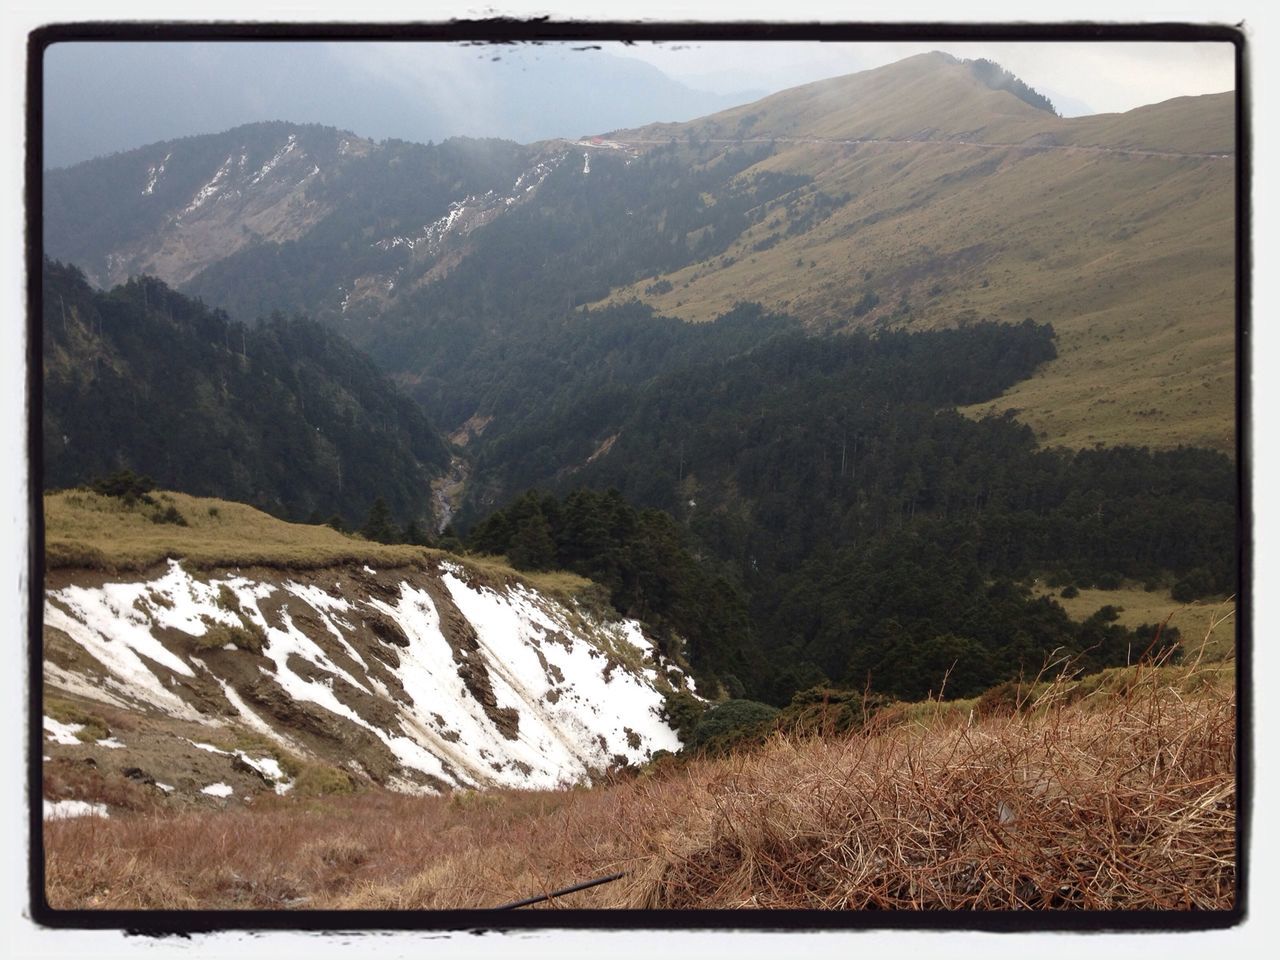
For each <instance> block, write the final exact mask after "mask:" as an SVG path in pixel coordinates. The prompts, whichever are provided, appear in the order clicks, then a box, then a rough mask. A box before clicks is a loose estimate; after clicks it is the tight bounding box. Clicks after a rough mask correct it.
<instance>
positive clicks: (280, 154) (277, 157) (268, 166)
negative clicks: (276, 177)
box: [249, 133, 298, 187]
mask: <svg viewBox="0 0 1280 960" xmlns="http://www.w3.org/2000/svg"><path fill="white" fill-rule="evenodd" d="M297 145H298V138H297V136H296V135H294V134H292V133H291V134H289V139H288V140H287V141H285V145H284V146H283V147H281V148H280V149H279V150H277V151H276V152H275V154H274V155H273V156H272V157H271V159H270V160H268V161H267V162H266V163H264V164H263V165H262V167H261V168H260V169H259V170H258V172H257V173H255V174H254V175H253V179H251V180H250V181H249V186H251V187H252V186H254V185H255V184H257V183H260V182H261V181H262V178H263V177H265V176H266V175H267V174H268V173H270V172H271V171H272V170H274V169H275V168H276V165H277V164H278V163H279V162H280V161H281V160H283V159H284V158H285V157H287V156H288V155H289V154H290V153H292V152H293V148H294V147H296V146H297Z"/></svg>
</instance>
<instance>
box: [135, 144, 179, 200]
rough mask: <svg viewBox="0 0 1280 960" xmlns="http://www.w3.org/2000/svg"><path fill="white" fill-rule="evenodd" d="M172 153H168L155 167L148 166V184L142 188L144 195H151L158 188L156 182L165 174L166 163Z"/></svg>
mask: <svg viewBox="0 0 1280 960" xmlns="http://www.w3.org/2000/svg"><path fill="white" fill-rule="evenodd" d="M171 156H173V154H172V153H166V154H165V155H164V159H163V160H161V161H160V162H159V163H158V164H156V165H155V166H154V167H147V185H146V186H145V187H143V188H142V195H143V196H144V197H149V196H151V194H152V193H153V192H154V191H155V189H156V184H157V183H159V182H160V178H161V177H162V176H163V175H164V165H165V164H166V163H168V162H169V158H170V157H171Z"/></svg>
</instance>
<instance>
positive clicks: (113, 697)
mask: <svg viewBox="0 0 1280 960" xmlns="http://www.w3.org/2000/svg"><path fill="white" fill-rule="evenodd" d="M45 624H46V631H48V630H49V629H53V630H56V631H60V632H61V633H62V634H64V635H65V636H66V638H68V639H69V640H70V641H71V642H72V643H73V644H75V645H76V647H78V648H79V649H81V650H83V651H84V652H85V653H87V654H89V655H90V656H91V658H92V661H93V662H94V664H95V665H97V666H100V667H101V668H102V669H103V670H105V675H92V676H91V675H88V674H86V673H85V672H84V671H81V672H80V673H76V672H75V671H70V670H68V669H66V668H65V667H64V666H55V665H53V664H49V665H48V666H49V667H50V669H48V670H47V671H46V675H45V681H46V684H48V685H49V686H50V687H51V688H53V689H54V690H59V691H61V690H66V691H67V692H70V693H75V694H76V695H78V696H82V697H83V696H85V695H86V691H93V690H95V689H98V690H101V691H102V694H103V696H102V698H101V699H102V701H103V702H104V703H106V702H110V703H114V704H120V703H126V704H129V705H130V707H131V709H134V710H137V711H139V712H141V713H145V714H148V715H151V716H160V717H167V718H173V719H175V720H182V721H186V722H196V723H200V724H204V725H206V726H209V727H220V726H227V725H231V726H232V727H236V726H239V727H243V728H244V729H245V730H247V731H252V732H254V733H256V734H259V735H264V736H267V737H268V738H270V739H272V740H274V741H275V742H276V743H277V744H279V745H280V746H281V747H283V748H284V749H285V750H286V751H287V752H290V753H293V754H295V755H298V756H300V757H304V758H308V759H313V758H320V759H323V760H327V761H329V762H331V763H334V764H336V765H339V766H344V767H345V768H347V769H348V770H351V771H352V772H354V773H356V774H357V775H363V776H368V777H369V778H371V779H373V780H375V781H377V782H380V783H383V784H384V785H387V786H390V787H393V788H398V789H403V790H409V791H425V792H434V791H438V790H441V789H449V788H455V787H465V788H482V787H486V786H503V787H517V788H555V787H558V786H566V785H570V784H573V783H575V782H579V781H581V780H582V779H584V778H585V777H587V776H589V775H590V774H591V773H592V772H594V771H601V770H603V769H605V768H607V767H609V766H610V765H614V764H617V763H640V762H643V761H644V760H646V759H647V758H648V757H650V756H651V755H652V754H653V752H655V751H657V750H660V749H663V750H677V749H679V746H680V743H679V739H678V737H677V736H676V734H675V733H674V731H673V730H672V729H671V728H670V727H669V726H668V725H667V723H666V722H665V721H664V720H663V719H662V717H661V708H662V705H663V693H662V692H661V691H662V689H670V686H669V683H670V680H669V677H670V676H671V675H675V676H677V678H678V679H677V680H676V682H677V683H682V684H684V685H685V686H686V687H687V688H691V686H690V685H689V684H687V683H685V682H684V681H683V679H682V678H679V672H678V671H675V672H674V674H673V673H672V667H673V664H671V663H669V662H668V661H666V660H664V659H663V658H662V657H661V655H660V654H659V652H658V651H657V650H656V649H655V648H654V646H653V645H652V644H651V643H650V642H649V641H648V640H647V639H646V638H645V636H644V634H643V631H642V630H641V628H640V625H639V624H638V623H635V622H634V621H625V620H624V621H614V622H606V621H603V620H601V619H600V618H599V617H597V616H595V615H593V614H591V613H589V612H588V611H586V610H585V609H583V608H581V607H578V606H577V605H575V604H565V603H562V602H559V601H556V600H553V599H551V598H549V597H547V596H545V595H542V594H540V593H538V592H536V591H534V590H532V589H530V588H529V587H527V586H525V585H524V584H521V583H519V582H518V581H515V580H512V579H503V578H502V577H500V576H493V575H488V574H485V575H481V574H477V573H475V572H474V571H471V570H470V569H468V568H465V567H463V566H461V565H459V564H453V563H448V562H439V563H437V564H436V565H435V567H434V568H433V569H428V570H425V571H424V570H416V569H406V570H401V571H396V570H389V571H383V572H381V573H375V572H374V571H372V570H370V569H368V568H365V569H335V570H329V571H310V572H302V571H297V572H289V573H287V574H283V573H281V572H280V571H260V572H256V573H255V574H254V575H253V576H247V575H244V574H241V573H239V572H231V571H227V572H217V573H208V572H206V573H203V574H201V575H199V576H193V575H192V574H191V573H190V572H188V571H187V570H186V569H184V568H183V567H182V565H181V564H180V563H178V562H177V561H171V562H170V563H169V566H168V569H167V570H166V571H165V572H163V573H162V574H161V575H159V576H155V577H153V578H151V579H133V580H130V579H122V578H113V579H110V580H107V581H106V582H97V583H96V585H86V584H81V583H76V582H71V583H68V584H66V585H64V586H60V587H57V588H53V587H51V588H50V589H49V590H47V592H46V604H45ZM210 631H215V632H214V633H212V634H211V633H210ZM255 636H256V637H257V638H258V639H257V640H256V641H255V640H254V639H253V638H254V637H255ZM258 646H260V650H261V652H257V651H256V649H255V648H256V647H258ZM46 726H48V724H46ZM50 730H51V733H54V734H58V735H61V737H60V739H59V741H58V742H62V741H64V740H74V739H75V738H74V735H73V733H72V732H71V731H69V730H68V731H63V730H61V729H58V728H50ZM122 739H123V740H124V741H125V742H124V744H123V745H124V747H125V748H126V749H128V748H129V743H128V739H129V737H128V735H127V734H126V735H124V736H123V737H122ZM199 739H200V738H197V740H199ZM186 743H187V745H192V744H194V745H195V746H196V747H198V748H199V749H200V750H202V751H203V750H208V749H210V748H209V747H208V745H207V744H201V743H198V742H195V741H191V740H187V741H186ZM112 745H113V746H114V745H115V744H112ZM213 749H214V750H215V752H220V753H224V754H226V755H227V756H231V755H232V754H236V755H238V756H239V758H240V760H242V761H243V762H244V763H246V764H248V765H249V766H250V767H252V768H253V769H254V770H256V771H257V772H258V773H259V774H261V775H262V776H263V778H264V779H265V780H267V781H268V783H271V782H275V783H276V784H277V789H279V782H280V780H281V776H280V770H279V769H278V768H271V769H267V768H265V767H264V766H263V763H264V761H263V760H261V759H259V760H255V759H254V758H253V757H250V756H248V755H247V754H243V753H242V752H237V751H223V750H218V749H217V748H213ZM205 782H206V783H207V781H205Z"/></svg>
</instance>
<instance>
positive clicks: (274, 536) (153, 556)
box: [44, 490, 443, 571]
mask: <svg viewBox="0 0 1280 960" xmlns="http://www.w3.org/2000/svg"><path fill="white" fill-rule="evenodd" d="M153 496H154V497H155V499H156V500H157V501H158V504H159V509H164V508H165V507H166V506H169V505H172V506H174V507H175V508H176V509H177V511H178V512H179V513H180V514H182V516H183V518H184V519H185V520H186V521H187V525H186V526H178V525H176V524H168V523H154V522H152V520H151V514H152V513H154V512H155V511H156V509H157V508H156V507H151V506H148V505H146V504H142V503H139V504H135V505H133V506H127V505H125V504H124V503H123V502H122V501H121V500H119V499H118V498H115V497H104V496H101V495H100V494H96V493H90V492H88V491H84V490H63V491H59V492H57V493H48V494H45V497H44V521H45V556H46V561H47V563H48V565H49V567H50V568H55V567H84V568H88V569H106V570H113V571H118V570H143V569H146V568H147V567H150V566H152V565H154V564H156V563H160V562H161V561H163V560H165V559H166V558H169V557H174V558H181V559H184V560H186V561H188V563H189V564H190V565H192V566H195V567H227V566H264V567H286V566H287V567H291V568H293V569H313V568H317V567H329V566H336V565H339V564H344V563H368V564H370V565H372V566H382V567H402V566H408V565H410V564H413V563H419V562H421V561H422V560H423V559H424V558H425V557H427V556H431V555H441V556H442V555H443V554H441V553H440V552H439V551H428V550H426V549H424V548H422V547H411V546H387V545H385V544H380V543H371V542H369V541H367V540H364V539H361V538H359V537H352V536H348V535H346V534H342V533H339V532H338V531H336V530H332V529H330V528H329V527H324V526H313V525H309V524H302V523H287V522H285V521H284V520H278V519H276V518H275V517H272V516H269V515H268V514H265V513H263V512H262V511H261V510H255V509H254V508H253V507H250V506H247V505H246V504H243V503H233V502H230V501H227V500H216V499H212V498H209V497H192V496H188V495H187V494H185V493H169V492H160V493H156V494H153Z"/></svg>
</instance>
